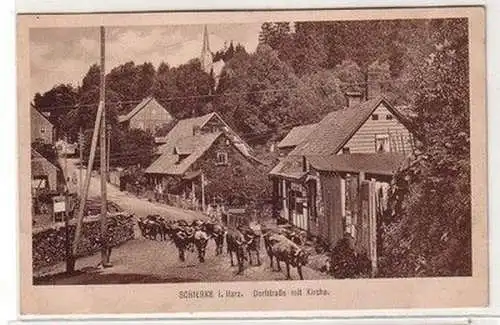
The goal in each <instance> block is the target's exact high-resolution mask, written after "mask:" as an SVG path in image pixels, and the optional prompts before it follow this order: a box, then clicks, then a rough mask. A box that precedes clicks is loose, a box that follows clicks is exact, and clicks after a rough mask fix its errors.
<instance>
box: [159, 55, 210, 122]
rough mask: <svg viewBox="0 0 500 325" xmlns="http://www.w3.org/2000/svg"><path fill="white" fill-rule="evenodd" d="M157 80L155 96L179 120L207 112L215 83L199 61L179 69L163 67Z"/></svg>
mask: <svg viewBox="0 0 500 325" xmlns="http://www.w3.org/2000/svg"><path fill="white" fill-rule="evenodd" d="M156 79H157V84H156V85H155V87H154V96H155V97H156V98H157V100H158V102H159V103H160V104H162V105H163V106H164V107H165V108H166V109H167V110H168V111H169V112H170V113H171V114H172V115H173V116H174V117H176V118H177V119H184V118H188V117H193V116H198V115H201V114H202V113H204V111H203V108H204V107H205V105H206V104H207V103H208V102H210V100H211V97H210V95H211V94H212V92H213V88H214V83H215V81H214V79H213V77H212V76H211V75H210V74H207V73H206V72H205V71H203V70H202V68H201V64H200V61H199V60H198V59H193V60H191V61H189V62H188V63H186V64H182V65H180V66H179V67H176V68H170V67H168V65H166V64H162V65H160V68H159V69H158V73H157V76H156ZM180 97H181V98H180Z"/></svg>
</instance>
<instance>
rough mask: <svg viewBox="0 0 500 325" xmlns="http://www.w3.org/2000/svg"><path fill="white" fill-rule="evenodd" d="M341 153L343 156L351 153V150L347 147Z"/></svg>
mask: <svg viewBox="0 0 500 325" xmlns="http://www.w3.org/2000/svg"><path fill="white" fill-rule="evenodd" d="M342 153H343V154H349V153H351V148H349V147H344V148H342Z"/></svg>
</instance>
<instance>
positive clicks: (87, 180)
mask: <svg viewBox="0 0 500 325" xmlns="http://www.w3.org/2000/svg"><path fill="white" fill-rule="evenodd" d="M102 104H103V103H99V107H98V109H97V114H96V119H95V123H94V132H93V134H92V143H91V146H90V155H89V161H88V165H87V173H86V176H85V183H84V187H83V193H82V195H81V196H80V205H79V206H78V214H77V222H76V232H75V240H74V242H73V255H76V251H77V248H78V243H79V241H80V236H81V228H82V221H83V212H84V209H85V203H86V202H87V195H88V191H89V186H90V179H91V177H92V167H93V166H94V159H95V153H96V148H97V136H98V135H99V127H100V124H101V117H102Z"/></svg>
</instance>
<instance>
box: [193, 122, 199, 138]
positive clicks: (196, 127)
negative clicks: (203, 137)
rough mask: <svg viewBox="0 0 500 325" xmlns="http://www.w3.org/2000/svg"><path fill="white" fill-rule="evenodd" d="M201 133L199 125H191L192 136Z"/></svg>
mask: <svg viewBox="0 0 500 325" xmlns="http://www.w3.org/2000/svg"><path fill="white" fill-rule="evenodd" d="M200 134H201V127H200V126H199V125H194V126H193V136H196V135H200Z"/></svg>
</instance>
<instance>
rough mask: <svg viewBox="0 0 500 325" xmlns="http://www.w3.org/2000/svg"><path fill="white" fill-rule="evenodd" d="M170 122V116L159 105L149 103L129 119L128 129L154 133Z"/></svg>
mask: <svg viewBox="0 0 500 325" xmlns="http://www.w3.org/2000/svg"><path fill="white" fill-rule="evenodd" d="M171 120H172V116H171V115H170V113H169V112H167V110H166V109H165V108H164V107H162V106H160V105H159V104H156V102H154V103H151V102H150V103H149V104H148V105H146V107H144V108H143V109H142V110H140V111H139V112H137V114H135V115H134V116H133V117H132V118H131V119H130V124H129V125H130V128H133V129H141V130H144V131H150V132H155V131H156V130H157V129H159V128H160V127H162V126H163V125H164V124H167V123H168V122H170V121H171Z"/></svg>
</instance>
